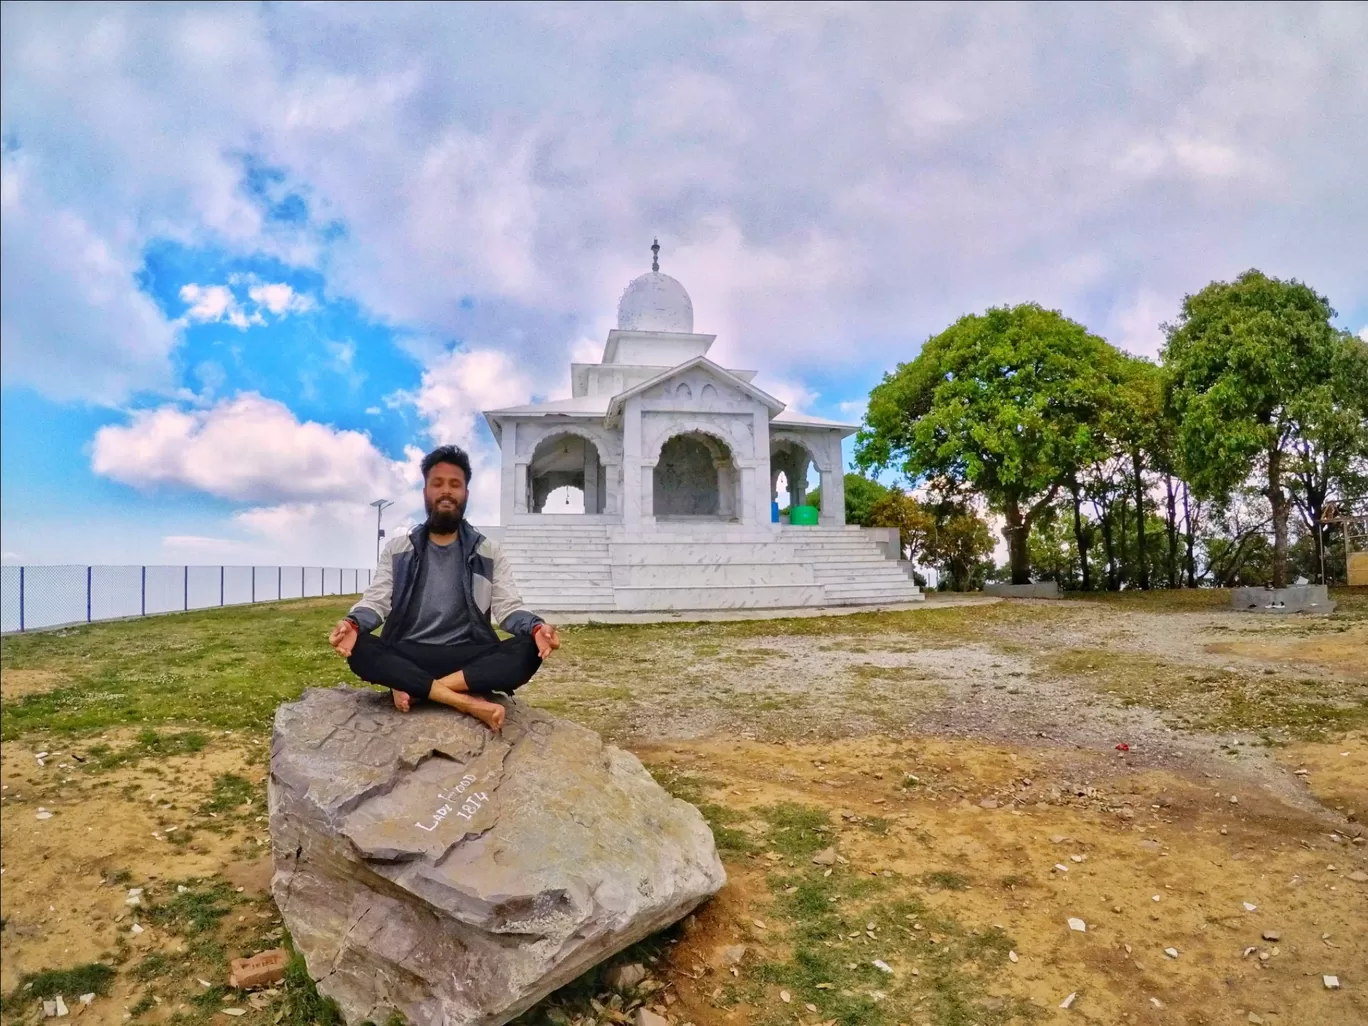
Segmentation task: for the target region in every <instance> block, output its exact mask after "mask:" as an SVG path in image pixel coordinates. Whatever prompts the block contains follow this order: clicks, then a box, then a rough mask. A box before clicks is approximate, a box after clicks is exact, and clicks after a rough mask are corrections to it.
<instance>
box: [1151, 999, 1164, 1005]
mask: <svg viewBox="0 0 1368 1026" xmlns="http://www.w3.org/2000/svg"><path fill="white" fill-rule="evenodd" d="M1150 1004H1152V1005H1153V1006H1154V1007H1155V1008H1163V1007H1164V1003H1163V1002H1162V1001H1160V1000H1159V999H1158V998H1157V997H1152V998H1150Z"/></svg>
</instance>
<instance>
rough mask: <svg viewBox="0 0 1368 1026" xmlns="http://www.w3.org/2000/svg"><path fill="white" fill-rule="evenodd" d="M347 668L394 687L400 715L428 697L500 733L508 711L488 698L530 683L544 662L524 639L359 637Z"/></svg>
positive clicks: (374, 682) (395, 700)
mask: <svg viewBox="0 0 1368 1026" xmlns="http://www.w3.org/2000/svg"><path fill="white" fill-rule="evenodd" d="M347 664H348V665H349V666H350V667H351V670H352V672H353V673H355V674H356V675H357V676H358V677H360V678H361V679H362V680H364V681H369V682H370V683H372V684H379V685H381V686H383V687H387V688H390V689H392V690H393V693H394V704H395V707H396V708H397V709H399V710H400V711H401V712H407V711H408V710H409V709H410V708H412V704H413V703H414V702H415V701H422V700H424V699H430V700H431V701H434V702H437V703H439V704H441V705H446V706H450V707H451V708H453V709H459V710H460V711H461V712H463V713H467V714H469V715H471V716H474V717H475V718H476V719H478V720H480V721H481V722H482V723H484V724H485V725H486V726H488V727H489V728H490V729H491V730H493V731H496V732H497V731H498V730H499V729H500V728H501V727H502V726H503V721H504V707H503V706H502V705H500V704H499V703H497V702H493V701H490V699H489V697H488V696H489V695H491V694H492V693H495V692H500V691H502V692H509V693H511V692H513V691H514V690H516V689H517V688H519V687H521V686H522V685H523V684H526V683H527V681H528V680H530V679H531V677H532V675H533V674H534V673H536V672H537V670H538V669H539V668H540V667H541V658H540V656H538V655H537V645H536V642H535V641H533V640H532V638H530V637H526V636H522V635H519V636H516V637H512V638H508V639H506V640H504V641H499V642H494V643H492V644H469V645H423V644H415V643H412V642H398V643H390V642H386V641H385V640H384V639H383V638H377V637H375V636H374V635H371V634H361V635H359V636H358V637H357V639H356V645H355V647H354V648H353V649H352V654H351V658H349V659H348V660H347Z"/></svg>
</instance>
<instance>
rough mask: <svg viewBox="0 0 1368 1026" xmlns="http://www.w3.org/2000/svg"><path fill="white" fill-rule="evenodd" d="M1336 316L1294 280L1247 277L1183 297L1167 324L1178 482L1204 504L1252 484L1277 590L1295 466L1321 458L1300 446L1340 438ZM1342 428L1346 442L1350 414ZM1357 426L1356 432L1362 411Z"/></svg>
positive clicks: (1344, 367) (1343, 359)
mask: <svg viewBox="0 0 1368 1026" xmlns="http://www.w3.org/2000/svg"><path fill="white" fill-rule="evenodd" d="M1334 315H1335V312H1334V310H1332V309H1331V308H1330V304H1329V301H1328V300H1326V299H1325V297H1324V296H1321V295H1318V294H1317V293H1316V292H1315V291H1314V290H1312V289H1311V288H1309V287H1308V286H1306V285H1303V284H1302V283H1301V282H1298V281H1281V280H1279V279H1277V278H1270V277H1268V276H1267V275H1265V274H1263V273H1261V272H1259V271H1255V270H1250V271H1246V272H1245V273H1244V274H1242V275H1240V276H1239V277H1238V278H1237V279H1235V281H1233V282H1212V283H1211V284H1210V285H1208V286H1207V287H1206V288H1204V289H1202V290H1201V291H1200V292H1198V293H1196V294H1195V295H1190V296H1187V297H1186V298H1184V300H1183V307H1182V312H1181V314H1180V315H1179V318H1178V320H1177V321H1176V322H1174V323H1173V324H1169V325H1165V332H1166V334H1167V343H1166V344H1165V347H1164V353H1163V359H1164V366H1165V370H1166V372H1167V375H1168V388H1169V396H1168V400H1169V405H1170V407H1171V409H1172V410H1173V412H1174V415H1175V428H1176V438H1177V445H1178V454H1179V458H1180V459H1181V461H1182V465H1183V469H1184V474H1185V476H1186V478H1187V480H1188V481H1190V482H1191V483H1192V486H1193V489H1194V491H1196V493H1197V494H1198V495H1199V496H1201V497H1206V498H1212V497H1216V496H1220V495H1225V494H1228V493H1230V492H1231V491H1232V490H1234V489H1235V488H1236V487H1238V486H1239V485H1240V484H1242V483H1243V482H1244V481H1245V480H1246V479H1247V478H1249V477H1251V476H1255V477H1257V478H1258V479H1259V481H1260V483H1261V486H1262V491H1263V494H1264V495H1265V497H1266V498H1267V499H1268V502H1269V506H1270V510H1271V513H1272V522H1273V539H1274V540H1273V561H1272V583H1273V586H1274V587H1281V586H1283V585H1284V584H1286V580H1287V544H1288V531H1287V521H1288V511H1289V496H1288V493H1287V491H1286V488H1287V485H1288V483H1289V479H1290V475H1292V474H1294V473H1295V470H1296V467H1295V466H1294V463H1296V462H1297V461H1302V462H1305V461H1307V460H1310V461H1312V462H1314V461H1315V460H1316V459H1317V458H1318V457H1317V455H1316V454H1314V453H1305V454H1298V451H1297V447H1298V445H1299V444H1300V445H1301V446H1303V447H1305V446H1310V447H1311V448H1313V449H1314V448H1316V447H1317V444H1318V440H1324V439H1325V435H1324V434H1322V433H1321V432H1320V431H1319V430H1318V427H1324V428H1325V429H1326V432H1327V433H1328V434H1337V432H1336V430H1335V429H1334V428H1333V427H1332V426H1331V425H1332V423H1334V421H1335V420H1336V418H1335V417H1333V416H1332V413H1333V411H1334V410H1335V409H1336V407H1337V401H1336V396H1337V393H1343V392H1344V391H1345V390H1346V388H1347V383H1346V382H1337V377H1340V376H1343V375H1344V374H1351V375H1352V373H1353V372H1354V368H1355V367H1357V363H1356V362H1355V360H1354V358H1353V357H1352V355H1349V356H1346V355H1345V351H1346V349H1347V350H1348V351H1349V352H1350V354H1352V346H1350V344H1349V343H1347V342H1346V340H1345V338H1344V333H1343V332H1340V331H1338V330H1336V328H1335V327H1334V326H1333V325H1332V324H1331V318H1333V317H1334ZM1353 342H1354V343H1357V340H1353ZM1337 371H1338V374H1337ZM1351 401H1352V397H1351ZM1362 402H1363V400H1362V399H1360V400H1359V401H1358V403H1359V407H1360V410H1361V408H1362V407H1361V404H1362ZM1341 408H1342V407H1341ZM1349 420H1350V423H1349V424H1348V425H1347V426H1348V428H1349V431H1348V433H1349V435H1351V436H1352V435H1353V434H1354V433H1355V431H1354V429H1353V424H1352V420H1353V414H1352V412H1351V413H1350V416H1349ZM1358 420H1359V422H1360V423H1359V429H1360V430H1361V426H1362V425H1361V421H1362V414H1361V413H1360V414H1359V416H1358Z"/></svg>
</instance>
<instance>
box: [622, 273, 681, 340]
mask: <svg viewBox="0 0 1368 1026" xmlns="http://www.w3.org/2000/svg"><path fill="white" fill-rule="evenodd" d="M617 326H618V329H619V330H621V331H675V332H683V333H684V334H690V333H692V332H693V301H692V300H690V299H689V294H688V293H687V292H685V291H684V286H683V285H681V284H679V282H677V281H676V280H675V279H673V278H671V277H670V276H669V275H668V274H662V273H661V272H659V271H648V272H647V273H645V274H643V275H642V276H641V277H640V278H636V279H634V280H633V281H632V283H631V284H630V285H628V286H627V289H626V291H625V292H623V293H622V298H621V299H620V300H618V323H617Z"/></svg>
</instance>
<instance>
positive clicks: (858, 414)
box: [836, 398, 869, 424]
mask: <svg viewBox="0 0 1368 1026" xmlns="http://www.w3.org/2000/svg"><path fill="white" fill-rule="evenodd" d="M836 409H838V410H840V411H841V417H842V418H843V419H844V420H846V421H847V422H849V423H851V424H862V423H864V419H865V414H866V413H868V412H869V400H868V399H867V398H866V399H850V400H847V401H845V402H841V403H837V404H836Z"/></svg>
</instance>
